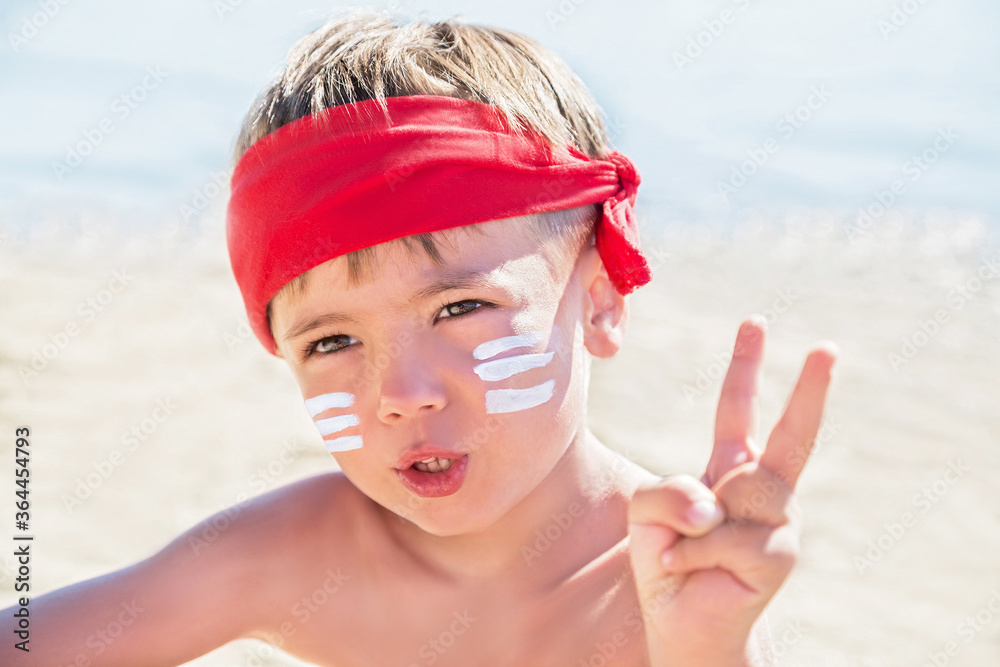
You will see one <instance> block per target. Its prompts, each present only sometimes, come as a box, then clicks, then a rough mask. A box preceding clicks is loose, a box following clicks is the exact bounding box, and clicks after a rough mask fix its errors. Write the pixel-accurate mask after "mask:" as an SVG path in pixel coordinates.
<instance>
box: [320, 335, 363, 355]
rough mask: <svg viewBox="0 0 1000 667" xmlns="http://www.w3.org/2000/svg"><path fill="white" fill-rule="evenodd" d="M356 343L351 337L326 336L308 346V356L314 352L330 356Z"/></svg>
mask: <svg viewBox="0 0 1000 667" xmlns="http://www.w3.org/2000/svg"><path fill="white" fill-rule="evenodd" d="M356 342H358V341H357V339H355V338H354V337H353V336H345V335H342V334H337V335H336V336H327V337H326V338H320V339H319V340H317V341H315V342H314V343H313V344H312V345H310V346H309V350H308V354H310V355H311V354H312V353H313V352H316V353H318V354H332V353H334V352H336V351H337V350H342V349H344V348H345V347H347V346H348V345H350V344H352V343H356Z"/></svg>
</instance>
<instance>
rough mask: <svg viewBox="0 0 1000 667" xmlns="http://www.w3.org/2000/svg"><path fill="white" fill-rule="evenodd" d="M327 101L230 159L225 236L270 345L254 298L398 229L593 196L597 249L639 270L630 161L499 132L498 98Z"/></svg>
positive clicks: (635, 181) (570, 203)
mask: <svg viewBox="0 0 1000 667" xmlns="http://www.w3.org/2000/svg"><path fill="white" fill-rule="evenodd" d="M385 104H386V107H387V108H388V117H387V116H386V115H385V114H383V113H382V112H381V109H380V108H379V107H378V103H377V102H376V101H375V100H366V101H364V102H357V103H354V104H345V105H341V106H335V107H330V108H328V109H325V110H323V111H321V112H319V113H316V114H313V115H311V116H307V117H305V118H300V119H298V120H295V121H293V122H291V123H289V124H287V125H284V126H282V127H280V128H278V129H277V130H275V131H274V132H271V133H270V134H268V135H266V136H265V137H263V138H262V139H260V140H259V141H257V142H255V143H254V144H253V145H252V146H250V148H249V149H247V151H246V153H244V154H243V156H242V157H241V158H240V160H239V162H238V163H237V165H236V168H235V169H234V170H233V178H232V184H231V186H232V194H231V197H230V200H229V209H228V211H227V215H226V236H227V239H228V243H229V255H230V260H231V262H232V266H233V273H234V274H235V276H236V282H237V284H239V286H240V290H241V291H242V293H243V300H244V302H245V304H246V309H247V315H248V316H249V318H250V326H251V327H252V328H253V331H254V333H256V334H257V337H258V338H259V339H260V341H261V342H262V343H263V344H264V347H266V348H267V350H268V351H269V352H271V353H272V354H274V352H275V342H274V338H273V337H272V336H271V328H270V325H269V323H268V321H267V304H268V302H269V301H270V300H271V298H272V297H273V296H274V295H275V294H276V293H277V292H278V290H279V289H281V287H282V286H283V285H285V283H287V282H288V281H290V280H292V279H293V278H295V277H296V276H299V275H301V274H302V273H305V272H306V271H308V270H309V269H311V268H313V267H314V266H317V265H319V264H322V263H323V262H325V261H327V260H329V259H333V258H334V257H339V256H341V255H346V254H347V253H350V252H354V251H355V250H360V249H361V248H366V247H368V246H373V245H376V244H379V243H384V242H386V241H391V240H393V239H398V238H401V237H404V236H409V235H411V234H419V233H426V232H434V231H439V230H442V229H450V228H452V227H460V226H463V225H471V224H474V223H477V222H486V221H489V220H499V219H501V218H510V217H515V216H522V215H528V214H531V213H542V212H545V211H555V210H560V209H567V208H574V207H577V206H584V205H586V204H596V203H598V202H603V209H604V214H603V216H602V219H601V220H600V221H599V222H598V224H597V229H596V237H597V248H598V251H599V252H600V255H601V259H602V260H603V261H604V265H605V267H606V268H607V270H608V275H609V276H610V277H611V280H612V282H613V283H614V285H615V287H616V288H617V289H618V291H619V292H621V293H622V294H628V293H629V292H631V291H632V290H633V289H635V288H636V287H639V286H641V285H645V284H646V283H647V282H649V280H650V272H649V265H648V264H647V262H646V258H645V257H644V256H643V254H642V251H641V250H640V248H639V232H638V228H637V225H636V221H635V218H634V214H633V211H632V207H633V206H634V205H635V196H636V189H637V188H638V186H639V174H638V172H637V171H636V169H635V166H634V165H633V164H632V162H631V161H629V159H628V158H627V157H625V156H624V155H622V154H621V153H619V152H617V151H612V152H611V153H610V154H608V155H607V156H606V157H605V158H604V159H601V160H592V159H590V158H588V157H586V156H585V155H583V154H582V153H580V152H579V151H578V150H576V149H575V148H573V147H572V146H568V147H565V148H559V149H553V148H552V147H551V146H550V144H549V143H548V142H547V141H545V139H544V138H542V137H540V135H537V134H534V133H531V132H525V133H523V134H522V135H517V134H514V133H512V132H511V131H510V130H509V128H508V125H507V124H506V123H505V122H504V121H503V120H502V116H500V115H499V113H500V112H499V110H498V109H496V108H494V107H492V106H490V105H487V104H483V103H481V102H471V101H467V100H462V99H458V98H454V97H444V96H438V95H412V96H405V97H389V98H386V99H385Z"/></svg>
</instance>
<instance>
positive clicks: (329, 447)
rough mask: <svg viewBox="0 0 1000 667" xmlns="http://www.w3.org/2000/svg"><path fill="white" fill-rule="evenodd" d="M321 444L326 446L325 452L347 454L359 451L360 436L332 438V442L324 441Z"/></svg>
mask: <svg viewBox="0 0 1000 667" xmlns="http://www.w3.org/2000/svg"><path fill="white" fill-rule="evenodd" d="M323 444H324V445H326V451H328V452H330V453H333V452H349V451H351V450H352V449H361V445H362V444H363V443H362V442H361V436H360V435H345V436H343V437H341V438H334V439H333V440H324V441H323Z"/></svg>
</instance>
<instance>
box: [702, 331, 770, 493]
mask: <svg viewBox="0 0 1000 667" xmlns="http://www.w3.org/2000/svg"><path fill="white" fill-rule="evenodd" d="M766 330H767V321H766V320H765V319H764V318H763V317H761V316H760V315H754V316H752V317H749V318H747V319H746V320H744V321H743V323H742V324H741V325H740V330H739V333H738V334H737V336H736V344H735V346H734V347H733V358H732V361H730V363H729V370H728V371H727V372H726V379H725V380H723V382H722V393H721V394H720V396H719V405H718V409H717V410H716V413H715V444H714V445H713V447H712V455H711V457H710V458H709V460H708V465H707V466H706V467H705V482H706V484H708V485H709V486H712V485H713V484H714V483H715V482H716V481H718V480H719V479H721V478H722V476H723V475H725V474H726V473H727V472H729V471H730V470H732V469H733V468H735V467H736V466H738V465H740V464H742V463H745V462H747V461H751V460H753V459H755V458H756V456H757V455H758V454H759V453H760V451H759V450H758V449H756V448H755V446H754V444H753V440H754V439H755V438H756V437H757V422H758V420H759V416H758V413H759V405H758V403H759V401H758V398H757V393H758V385H759V384H760V367H761V361H762V360H763V357H764V337H765V332H766Z"/></svg>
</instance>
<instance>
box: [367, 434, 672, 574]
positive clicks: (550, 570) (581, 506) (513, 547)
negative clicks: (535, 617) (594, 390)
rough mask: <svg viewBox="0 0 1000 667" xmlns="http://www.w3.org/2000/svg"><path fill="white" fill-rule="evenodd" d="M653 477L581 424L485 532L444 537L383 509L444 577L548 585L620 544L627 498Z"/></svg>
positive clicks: (403, 542)
mask: <svg viewBox="0 0 1000 667" xmlns="http://www.w3.org/2000/svg"><path fill="white" fill-rule="evenodd" d="M652 477H653V476H652V474H651V473H649V472H647V471H646V470H644V469H642V468H641V467H639V466H638V465H636V464H634V463H632V462H630V461H628V460H627V459H625V458H624V457H622V456H620V455H618V454H616V453H614V452H612V451H611V450H610V449H608V448H607V447H605V446H604V445H603V444H602V443H601V442H600V441H599V440H598V439H597V437H596V436H594V435H593V434H592V433H591V432H590V430H589V429H586V428H582V429H581V430H580V431H578V432H577V435H576V437H575V438H574V439H573V441H572V442H571V443H570V445H569V446H568V448H567V449H566V452H565V453H564V455H563V456H562V458H560V459H559V462H558V463H557V464H556V466H555V467H554V468H553V470H552V471H551V472H550V473H549V474H548V476H546V477H545V479H544V480H543V481H542V482H541V483H540V484H539V485H538V486H537V487H536V488H535V489H534V490H533V491H532V492H531V493H530V494H528V496H527V497H525V498H524V500H522V501H521V502H520V503H518V504H517V505H516V506H514V507H513V508H512V509H511V510H510V511H509V512H508V513H507V514H506V515H504V516H503V517H502V518H501V519H500V520H499V521H497V522H496V523H495V524H493V525H492V526H490V527H489V528H488V529H486V530H484V531H480V532H476V533H472V534H464V535H455V536H447V537H441V536H437V535H432V534H430V533H427V532H425V531H423V530H421V529H420V528H419V527H418V526H416V525H415V524H413V523H412V522H409V521H405V522H400V521H399V520H398V517H396V515H395V514H393V513H392V512H390V511H389V510H385V509H384V508H381V509H382V515H383V516H384V518H385V520H386V522H385V523H386V525H387V526H391V529H390V530H391V531H392V532H393V533H394V534H395V535H396V537H397V538H398V539H399V540H400V543H401V545H403V546H404V547H405V548H406V549H407V550H408V551H410V552H411V553H412V554H413V556H414V557H415V558H417V559H419V560H420V561H422V562H424V563H426V564H427V565H428V566H429V567H431V568H433V569H434V570H436V571H438V572H440V573H441V574H442V575H443V576H446V577H453V578H455V579H456V580H462V581H465V582H466V583H470V584H475V583H477V582H480V583H483V584H484V585H493V584H497V585H502V586H505V587H508V590H509V587H511V586H514V587H517V588H519V589H521V590H525V589H529V590H530V589H533V590H537V591H544V590H547V589H550V588H552V587H555V586H557V585H558V584H559V583H560V582H562V581H565V580H567V579H569V578H570V577H572V576H573V575H574V573H577V572H578V571H579V570H580V569H581V568H583V567H585V566H586V565H587V564H588V563H591V562H593V561H594V559H595V558H597V557H598V556H600V555H601V554H602V553H605V552H607V551H608V550H610V549H612V548H614V547H615V546H616V545H618V544H620V543H622V541H623V540H624V539H625V537H626V535H627V534H628V526H627V521H626V510H627V506H628V501H629V499H630V498H631V497H632V494H633V492H634V491H635V488H636V487H637V486H638V484H639V483H640V482H642V481H645V480H648V479H649V478H652ZM553 538H554V539H553Z"/></svg>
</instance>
